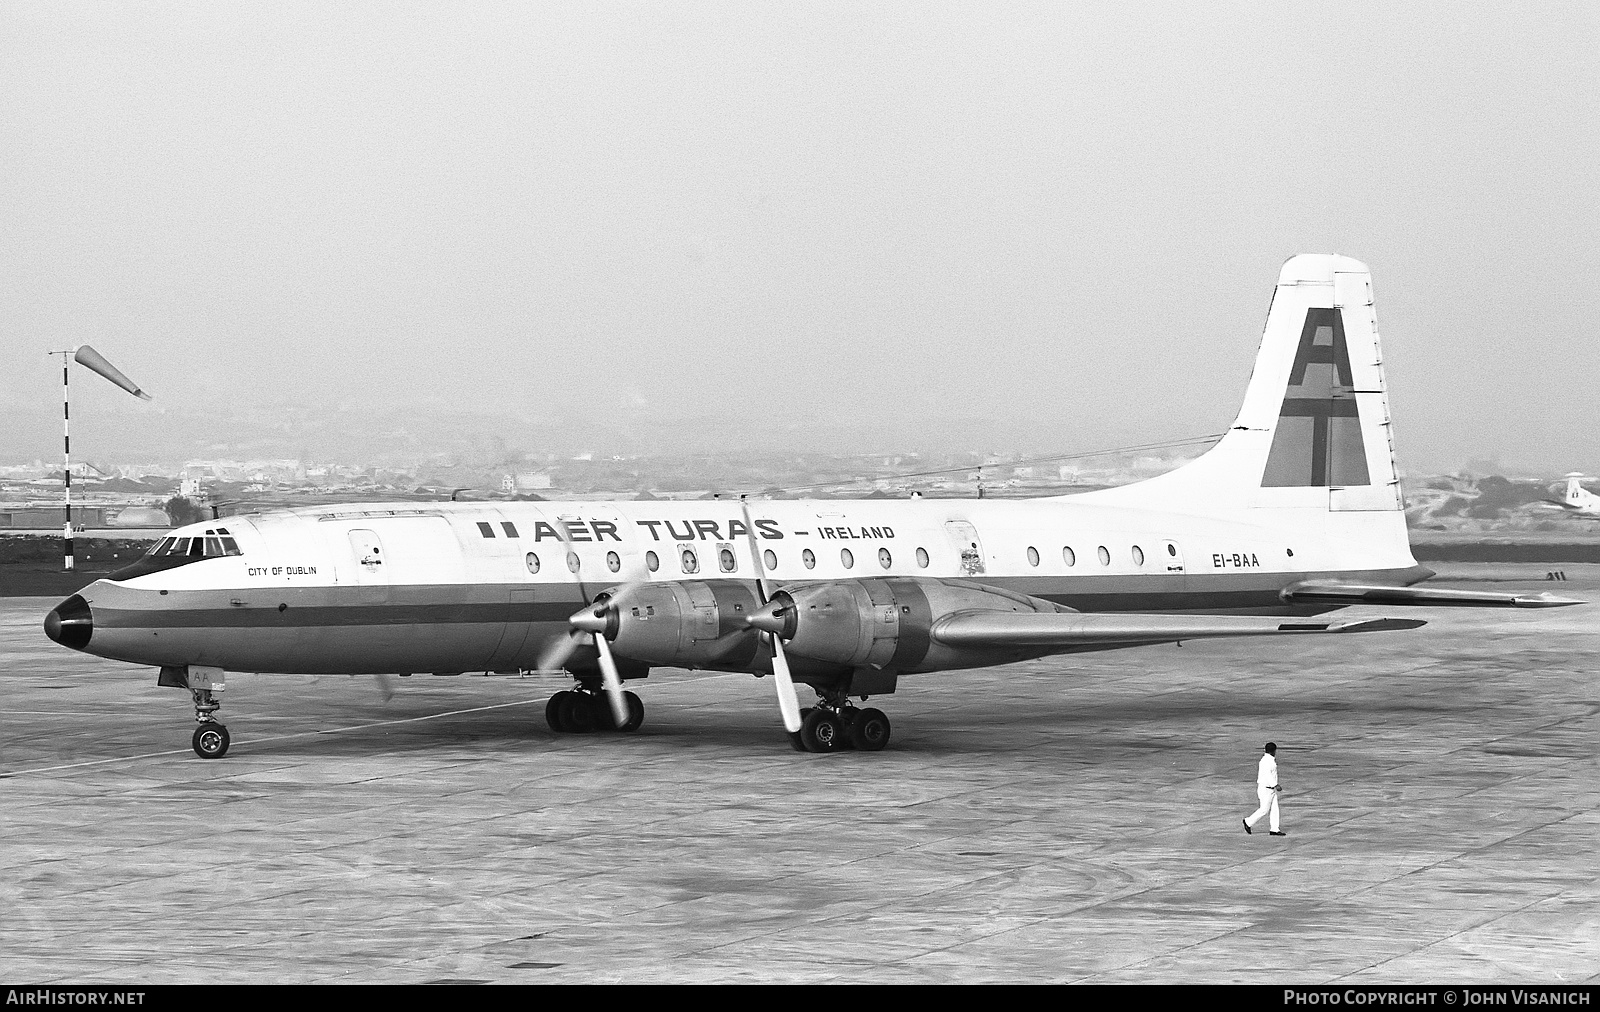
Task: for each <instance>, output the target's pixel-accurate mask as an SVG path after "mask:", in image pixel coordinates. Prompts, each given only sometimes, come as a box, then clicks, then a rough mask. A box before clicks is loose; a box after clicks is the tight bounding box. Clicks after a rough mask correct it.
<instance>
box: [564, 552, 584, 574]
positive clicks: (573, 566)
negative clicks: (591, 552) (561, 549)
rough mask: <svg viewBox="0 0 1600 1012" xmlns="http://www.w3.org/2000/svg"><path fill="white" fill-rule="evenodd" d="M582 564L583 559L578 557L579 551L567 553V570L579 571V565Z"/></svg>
mask: <svg viewBox="0 0 1600 1012" xmlns="http://www.w3.org/2000/svg"><path fill="white" fill-rule="evenodd" d="M581 565H583V560H582V559H580V558H578V553H577V552H568V553H567V571H568V572H572V573H576V572H577V571H578V567H579V566H581Z"/></svg>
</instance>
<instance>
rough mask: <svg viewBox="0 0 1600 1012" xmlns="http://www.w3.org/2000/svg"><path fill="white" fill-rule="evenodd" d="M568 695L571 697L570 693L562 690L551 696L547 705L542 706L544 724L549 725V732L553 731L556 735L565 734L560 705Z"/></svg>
mask: <svg viewBox="0 0 1600 1012" xmlns="http://www.w3.org/2000/svg"><path fill="white" fill-rule="evenodd" d="M570 695H572V693H571V692H570V691H568V690H566V689H562V690H561V691H560V692H558V693H556V694H555V695H553V696H551V697H550V701H549V702H548V703H546V704H544V720H545V723H546V724H549V725H550V730H552V731H555V732H556V733H557V734H564V733H566V730H567V725H566V724H565V723H563V722H562V720H561V704H562V703H563V702H564V701H565V700H566V698H567V697H568V696H570Z"/></svg>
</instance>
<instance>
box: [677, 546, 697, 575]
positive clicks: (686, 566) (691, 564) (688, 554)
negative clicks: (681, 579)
mask: <svg viewBox="0 0 1600 1012" xmlns="http://www.w3.org/2000/svg"><path fill="white" fill-rule="evenodd" d="M679 561H681V562H682V563H683V571H684V572H685V573H698V572H700V560H699V559H698V558H697V557H696V556H695V554H694V549H693V548H685V549H684V550H683V553H682V554H681V555H680V556H679Z"/></svg>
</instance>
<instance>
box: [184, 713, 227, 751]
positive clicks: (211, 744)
mask: <svg viewBox="0 0 1600 1012" xmlns="http://www.w3.org/2000/svg"><path fill="white" fill-rule="evenodd" d="M228 741H229V739H228V729H227V728H225V727H223V726H222V725H221V724H218V723H217V722H216V721H214V720H207V721H204V722H202V723H201V724H200V726H199V727H197V728H195V729H194V737H193V738H191V739H190V740H189V744H190V745H192V746H193V747H194V754H195V755H197V756H199V757H200V758H202V759H221V758H222V757H223V756H225V755H227V754H228Z"/></svg>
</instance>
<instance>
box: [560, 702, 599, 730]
mask: <svg viewBox="0 0 1600 1012" xmlns="http://www.w3.org/2000/svg"><path fill="white" fill-rule="evenodd" d="M558 713H559V716H560V718H561V725H562V730H564V731H568V732H570V733H572V734H588V733H589V732H590V731H593V730H594V728H595V723H596V722H595V715H594V703H593V701H592V700H591V699H590V698H589V695H588V693H585V692H569V693H567V698H566V699H564V700H562V701H561V708H560V710H559V711H558Z"/></svg>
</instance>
